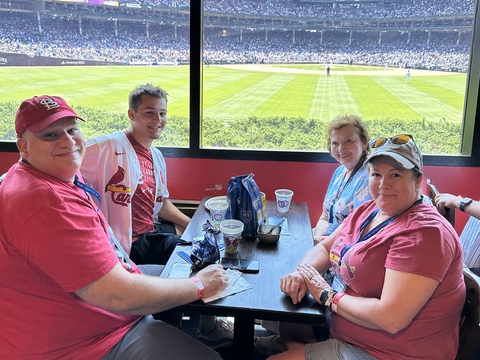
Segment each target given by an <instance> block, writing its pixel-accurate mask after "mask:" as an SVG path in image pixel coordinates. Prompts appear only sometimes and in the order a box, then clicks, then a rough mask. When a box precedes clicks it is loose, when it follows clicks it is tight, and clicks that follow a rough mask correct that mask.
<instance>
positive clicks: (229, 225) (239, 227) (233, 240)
mask: <svg viewBox="0 0 480 360" xmlns="http://www.w3.org/2000/svg"><path fill="white" fill-rule="evenodd" d="M220 231H221V232H222V234H223V242H224V244H225V253H226V254H236V253H237V251H238V245H239V244H240V239H241V238H242V232H243V222H241V221H240V220H234V219H229V220H223V221H222V222H221V223H220Z"/></svg>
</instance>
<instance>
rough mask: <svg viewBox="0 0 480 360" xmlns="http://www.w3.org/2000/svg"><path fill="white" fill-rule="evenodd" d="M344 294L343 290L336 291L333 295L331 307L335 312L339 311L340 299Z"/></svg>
mask: <svg viewBox="0 0 480 360" xmlns="http://www.w3.org/2000/svg"><path fill="white" fill-rule="evenodd" d="M343 295H345V293H343V292H338V293H336V294H335V296H334V297H333V301H332V306H331V309H332V311H333V312H337V305H338V302H339V301H340V299H341V298H342V297H343Z"/></svg>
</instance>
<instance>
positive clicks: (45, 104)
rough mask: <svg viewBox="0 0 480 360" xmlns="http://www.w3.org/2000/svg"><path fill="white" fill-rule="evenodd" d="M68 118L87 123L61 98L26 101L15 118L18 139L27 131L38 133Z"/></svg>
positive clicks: (48, 97) (46, 97)
mask: <svg viewBox="0 0 480 360" xmlns="http://www.w3.org/2000/svg"><path fill="white" fill-rule="evenodd" d="M66 117H75V118H77V119H80V120H82V121H85V120H83V119H82V118H81V117H80V116H78V115H77V113H76V112H75V111H73V109H72V108H71V107H70V106H69V105H68V104H67V103H66V101H65V100H63V99H62V98H61V97H59V96H50V95H42V96H34V97H33V98H31V99H27V100H24V101H23V102H22V103H21V104H20V107H19V108H18V110H17V115H16V116H15V131H16V132H17V137H20V136H22V134H23V133H24V132H25V130H27V129H28V130H30V131H32V132H34V133H38V132H40V131H42V130H44V129H45V128H47V127H48V126H50V125H51V124H53V123H54V122H55V121H58V120H61V119H64V118H66Z"/></svg>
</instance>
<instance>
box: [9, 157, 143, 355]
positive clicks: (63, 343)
mask: <svg viewBox="0 0 480 360" xmlns="http://www.w3.org/2000/svg"><path fill="white" fill-rule="evenodd" d="M0 204H2V205H1V206H0V274H2V276H0V294H1V296H0V319H1V320H0V344H1V346H0V358H26V357H28V358H29V359H99V358H101V357H103V356H104V355H106V354H107V353H108V352H109V351H110V350H111V348H112V347H113V346H114V345H115V344H116V343H117V342H118V341H120V339H121V338H122V337H123V336H124V335H125V333H126V332H127V331H128V330H129V329H130V328H131V326H132V325H133V324H135V323H136V322H137V321H138V320H139V318H140V317H139V316H131V315H123V314H115V313H111V312H109V311H105V310H102V309H100V308H97V307H94V306H91V305H89V304H87V303H86V302H84V301H83V300H81V299H80V298H79V297H78V296H77V295H76V294H75V293H74V292H75V291H77V290H79V289H81V288H83V287H85V286H87V285H89V284H91V283H93V282H94V281H96V280H98V279H99V278H100V277H102V276H103V275H105V274H106V273H107V272H109V271H110V270H111V269H112V268H113V267H114V266H115V264H117V263H118V258H117V256H116V254H115V252H114V251H113V248H112V246H111V244H110V242H109V236H108V233H107V230H106V227H105V223H104V221H103V220H102V218H103V215H101V213H99V212H98V213H97V212H96V209H97V206H96V205H95V204H94V203H93V202H92V201H90V200H89V199H88V197H87V195H86V194H85V192H84V191H83V190H81V189H80V188H78V187H77V186H75V185H73V184H70V183H65V182H62V181H60V180H57V179H54V178H52V177H50V176H48V175H46V174H43V173H41V172H39V171H37V170H35V169H34V168H33V167H31V166H30V165H28V164H24V163H21V162H20V163H18V164H16V165H14V166H13V167H12V168H11V169H10V170H9V172H8V175H7V178H6V179H5V181H4V182H3V183H2V186H1V187H0ZM132 272H134V273H140V271H139V270H138V268H137V267H136V265H135V264H133V269H132Z"/></svg>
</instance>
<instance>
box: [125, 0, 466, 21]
mask: <svg viewBox="0 0 480 360" xmlns="http://www.w3.org/2000/svg"><path fill="white" fill-rule="evenodd" d="M125 2H130V3H136V4H143V5H154V6H157V7H167V8H169V7H171V8H176V9H182V8H188V7H189V6H190V2H189V1H188V0H179V1H175V0H126V1H125ZM204 4H205V10H206V12H212V13H228V14H244V15H253V16H272V17H274V16H280V17H304V18H319V17H320V18H323V17H325V18H333V17H335V18H339V17H340V18H356V19H358V18H389V19H392V18H409V17H416V18H423V17H435V16H446V15H473V9H474V5H475V1H474V0H465V1H456V0H402V1H388V2H386V1H372V2H370V1H368V0H366V1H350V2H343V3H341V2H336V1H334V0H331V1H330V2H321V3H319V2H316V3H315V2H314V1H312V2H310V3H308V2H301V3H300V2H298V1H296V0H261V1H260V0H205V2H204Z"/></svg>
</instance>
